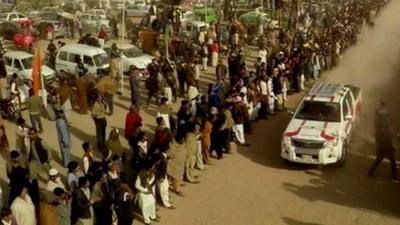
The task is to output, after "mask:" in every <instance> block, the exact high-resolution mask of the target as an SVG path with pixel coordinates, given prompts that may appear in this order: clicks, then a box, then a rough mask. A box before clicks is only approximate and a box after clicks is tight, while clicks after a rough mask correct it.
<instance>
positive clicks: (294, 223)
mask: <svg viewBox="0 0 400 225" xmlns="http://www.w3.org/2000/svg"><path fill="white" fill-rule="evenodd" d="M282 220H283V221H284V222H285V223H286V224H287V225H323V224H320V223H308V222H302V221H300V220H297V219H292V218H289V217H283V218H282Z"/></svg>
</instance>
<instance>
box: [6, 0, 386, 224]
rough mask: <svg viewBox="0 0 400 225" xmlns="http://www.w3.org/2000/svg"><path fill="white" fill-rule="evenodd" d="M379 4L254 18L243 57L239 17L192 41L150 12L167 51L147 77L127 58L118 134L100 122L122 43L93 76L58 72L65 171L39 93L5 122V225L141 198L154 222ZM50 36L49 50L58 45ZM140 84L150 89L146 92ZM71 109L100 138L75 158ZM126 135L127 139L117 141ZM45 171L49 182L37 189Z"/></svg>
mask: <svg viewBox="0 0 400 225" xmlns="http://www.w3.org/2000/svg"><path fill="white" fill-rule="evenodd" d="M385 3H386V1H384V0H353V1H341V2H340V3H339V4H333V5H331V6H330V7H327V6H324V7H322V9H321V10H319V11H316V10H311V9H308V8H306V9H305V10H302V11H301V12H300V13H299V15H298V16H297V17H296V19H292V20H291V21H290V22H289V23H288V26H287V29H283V28H274V29H271V28H269V27H268V26H265V24H263V23H262V22H260V23H258V29H257V30H258V31H257V32H258V45H259V46H258V47H259V49H258V51H257V58H256V61H255V63H254V65H249V60H247V56H246V53H245V52H246V50H247V49H245V48H246V46H245V45H244V44H243V43H244V42H245V40H244V39H245V38H246V37H248V36H250V35H249V34H247V31H246V28H245V27H244V26H243V25H241V24H240V23H239V22H238V21H237V20H235V19H234V18H229V19H228V18H225V19H224V18H221V20H220V21H218V22H216V23H214V24H212V25H211V26H210V27H209V28H207V29H206V30H202V31H201V32H199V33H198V34H197V35H196V36H195V37H193V38H192V39H191V40H185V41H175V40H177V39H175V38H178V37H179V36H180V33H181V32H182V28H181V27H180V26H179V21H176V20H175V19H174V17H173V15H170V17H168V14H166V13H164V14H166V15H165V16H166V17H167V18H168V21H170V22H168V23H165V24H161V22H160V21H165V20H161V19H160V18H162V16H163V15H164V14H162V13H161V12H158V13H157V14H156V15H150V18H149V21H150V23H151V25H152V27H153V28H155V29H159V30H163V29H168V28H167V27H168V26H169V25H172V29H171V34H172V35H171V42H170V46H169V53H170V54H169V55H170V57H169V58H167V57H165V50H164V49H165V48H164V47H162V46H160V52H161V54H160V55H163V56H160V57H156V58H155V59H154V60H153V61H152V63H151V64H150V65H149V66H148V72H149V77H148V78H147V79H146V81H145V82H144V85H143V84H141V83H142V82H141V79H142V78H141V76H140V72H141V71H139V69H138V68H136V67H134V66H132V67H131V68H130V69H129V71H128V72H127V74H126V75H127V76H129V80H128V82H129V86H130V95H131V107H130V109H129V112H128V113H127V115H126V120H125V129H124V133H123V134H121V133H120V131H119V130H118V129H110V128H109V127H108V126H107V117H109V116H112V115H113V113H114V112H113V105H114V104H113V97H114V96H115V95H116V91H117V89H118V83H117V82H116V81H115V80H118V71H117V70H118V67H117V66H116V64H117V63H116V61H115V60H116V59H117V58H118V54H117V53H115V54H114V53H111V73H110V74H109V75H105V76H104V77H103V78H101V79H100V80H98V81H97V80H96V79H95V78H94V76H93V74H90V73H87V72H86V71H85V68H84V66H83V65H80V64H79V63H78V67H82V68H79V71H80V72H79V74H76V75H77V79H76V80H72V81H71V80H70V79H67V78H68V76H69V75H68V74H66V73H61V74H60V76H61V77H62V78H63V79H60V83H59V85H58V86H57V88H56V89H55V96H56V101H55V103H54V105H55V106H57V107H55V108H56V110H55V118H54V121H55V122H54V123H55V126H56V128H57V133H58V141H59V146H58V149H59V150H57V152H59V154H60V155H61V158H62V166H63V167H65V168H67V170H68V173H67V174H66V175H65V176H64V175H62V176H61V174H60V172H59V171H57V170H56V169H55V168H52V167H51V165H50V162H51V161H52V160H53V159H52V154H51V152H52V151H53V150H52V147H50V146H49V145H48V144H46V139H45V138H42V137H41V134H42V133H43V132H46V131H44V129H43V127H42V123H41V113H42V110H41V107H42V100H41V98H40V97H39V96H35V95H34V94H33V92H31V93H30V97H29V98H28V99H27V101H26V103H25V104H26V106H27V109H28V112H29V118H30V124H28V123H27V121H26V120H25V119H24V118H23V117H22V116H20V117H18V119H17V120H16V128H15V131H16V139H15V140H8V139H7V135H6V132H10V129H7V130H6V128H5V125H4V123H3V122H2V121H0V124H1V125H0V148H2V150H3V151H8V152H9V158H8V159H7V165H6V169H7V176H8V179H9V182H8V187H7V188H8V191H4V192H8V193H9V194H8V199H1V200H2V201H1V202H0V204H1V206H3V207H2V209H1V213H0V214H1V221H0V224H3V225H9V224H12V225H16V224H18V225H36V224H41V225H56V224H59V225H70V224H78V225H93V224H96V225H111V224H118V225H130V224H132V222H133V220H134V217H135V218H136V219H139V218H138V217H137V216H136V215H135V214H134V213H133V212H134V211H137V209H139V210H138V212H139V213H138V214H140V215H141V217H142V218H141V219H142V220H143V221H144V223H145V224H150V223H152V222H153V221H155V222H158V221H160V217H159V216H158V215H157V210H158V207H159V206H163V207H165V208H168V209H175V207H174V206H173V205H172V203H171V201H170V194H172V193H174V194H176V195H177V196H180V197H186V196H185V195H184V194H183V192H182V190H181V189H182V187H183V186H185V183H189V184H197V183H199V182H200V179H199V173H201V171H203V170H204V169H205V168H207V165H209V164H212V161H213V160H215V159H218V160H221V159H223V158H224V155H225V154H230V153H231V152H232V149H231V147H232V142H236V143H237V144H238V145H241V146H249V145H250V144H249V143H248V142H247V141H246V135H247V134H249V133H251V131H252V127H253V125H254V123H255V122H256V121H258V120H262V119H268V118H269V117H270V115H274V114H275V113H278V112H279V111H282V110H283V109H284V108H285V103H286V101H287V100H288V98H289V97H290V95H291V94H293V93H296V92H300V91H302V90H304V88H305V87H304V83H305V82H306V81H307V80H310V79H319V78H320V77H321V74H322V73H323V72H324V71H328V70H330V69H332V68H334V67H335V66H337V65H338V64H339V63H340V59H341V55H342V54H343V53H344V51H346V49H348V48H349V47H351V46H352V45H354V44H356V43H357V40H358V38H359V34H360V30H361V28H362V26H363V25H364V24H366V23H367V24H371V11H375V12H376V13H378V12H379V10H380V9H381V8H382V7H383V6H384V4H385ZM223 20H226V21H223ZM224 24H227V25H224ZM223 27H225V28H226V27H228V30H229V37H228V43H224V42H223V41H222V39H223V37H221V33H222V32H221V30H222V29H223ZM53 45H54V44H52V45H51V48H49V49H50V51H56V49H54V47H55V46H53ZM49 46H50V45H49ZM225 47H226V51H225V50H224V48H225ZM114 50H115V49H114ZM112 51H113V50H112ZM163 51H164V54H163V53H162V52H163ZM113 54H114V55H113ZM253 66H254V67H253ZM210 67H211V70H213V71H214V72H213V76H214V81H213V82H212V83H210V84H208V86H207V87H208V88H207V89H206V90H205V91H204V93H203V90H202V82H201V79H202V76H203V75H202V71H203V70H210ZM250 68H251V69H250ZM0 71H1V70H0ZM16 79H17V78H16V77H14V79H11V83H10V88H11V92H12V93H13V94H15V95H18V92H17V90H16V88H15V86H16V83H17V80H16ZM13 91H14V92H13ZM143 91H147V96H148V98H147V101H146V102H144V103H142V102H141V101H140V99H141V98H140V93H141V92H143ZM153 100H155V102H154V104H157V105H158V108H157V110H158V111H157V116H156V118H154V123H155V124H156V128H155V130H154V132H153V133H154V135H152V134H150V133H148V132H146V131H145V130H144V128H143V124H142V123H143V118H142V116H141V111H143V110H146V109H147V107H148V106H149V105H150V104H153ZM49 101H50V100H49ZM176 101H180V102H179V103H180V108H179V110H178V111H177V112H175V111H174V110H173V107H172V104H173V103H175V102H176ZM73 108H76V109H77V111H78V112H79V113H80V114H82V115H80V116H81V117H82V118H89V117H90V118H92V119H93V121H94V123H95V126H96V143H92V142H91V141H92V140H87V141H85V142H83V143H82V145H81V147H82V153H83V156H82V158H81V160H80V161H73V160H72V159H71V154H70V151H71V138H70V131H69V125H70V124H71V122H72V121H71V119H70V118H71V116H70V114H71V113H73V112H72V110H73ZM86 114H89V115H86ZM107 127H108V129H109V130H110V133H109V136H108V138H107V137H106V130H107ZM150 137H153V138H151V139H150ZM122 138H125V139H126V141H127V142H128V143H129V149H125V148H124V147H123V144H122V142H123V141H124V140H121V139H122ZM95 153H100V154H101V156H102V157H101V158H99V157H95V155H96V154H95ZM213 158H215V159H213ZM61 177H65V178H66V179H61ZM41 180H44V185H43V187H41V188H39V186H40V185H39V181H41ZM3 188H5V187H3ZM187 197H188V198H190V196H187ZM136 206H138V207H136Z"/></svg>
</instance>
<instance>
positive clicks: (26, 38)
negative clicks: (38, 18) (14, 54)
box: [12, 20, 36, 48]
mask: <svg viewBox="0 0 400 225" xmlns="http://www.w3.org/2000/svg"><path fill="white" fill-rule="evenodd" d="M17 24H18V25H19V26H20V27H21V30H20V32H19V33H17V34H14V36H13V38H12V41H13V44H14V45H15V46H17V47H18V48H32V46H33V43H34V42H35V41H36V38H35V35H34V34H33V33H32V31H31V28H32V25H33V22H32V20H26V21H21V22H17Z"/></svg>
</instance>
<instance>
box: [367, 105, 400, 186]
mask: <svg viewBox="0 0 400 225" xmlns="http://www.w3.org/2000/svg"><path fill="white" fill-rule="evenodd" d="M391 124H392V119H391V116H390V113H389V111H388V110H387V108H386V105H385V103H384V102H383V101H381V102H380V107H379V109H378V110H377V111H376V114H375V143H376V145H377V150H376V159H375V162H374V164H372V166H371V168H370V170H369V172H368V176H372V175H373V173H374V172H375V169H376V167H377V166H378V165H379V164H380V163H381V162H382V160H383V159H384V158H387V159H389V160H390V164H391V176H392V179H393V180H397V179H398V177H397V169H396V159H395V148H394V146H393V142H392V138H393V134H392V127H391Z"/></svg>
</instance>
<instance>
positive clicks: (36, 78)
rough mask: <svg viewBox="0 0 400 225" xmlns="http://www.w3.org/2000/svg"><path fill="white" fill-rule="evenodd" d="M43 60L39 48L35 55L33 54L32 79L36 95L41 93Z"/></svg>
mask: <svg viewBox="0 0 400 225" xmlns="http://www.w3.org/2000/svg"><path fill="white" fill-rule="evenodd" d="M41 61H42V60H41V59H40V50H39V48H36V49H35V55H34V56H33V62H32V80H33V91H34V92H35V95H39V89H40V73H41V67H42V62H41Z"/></svg>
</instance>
